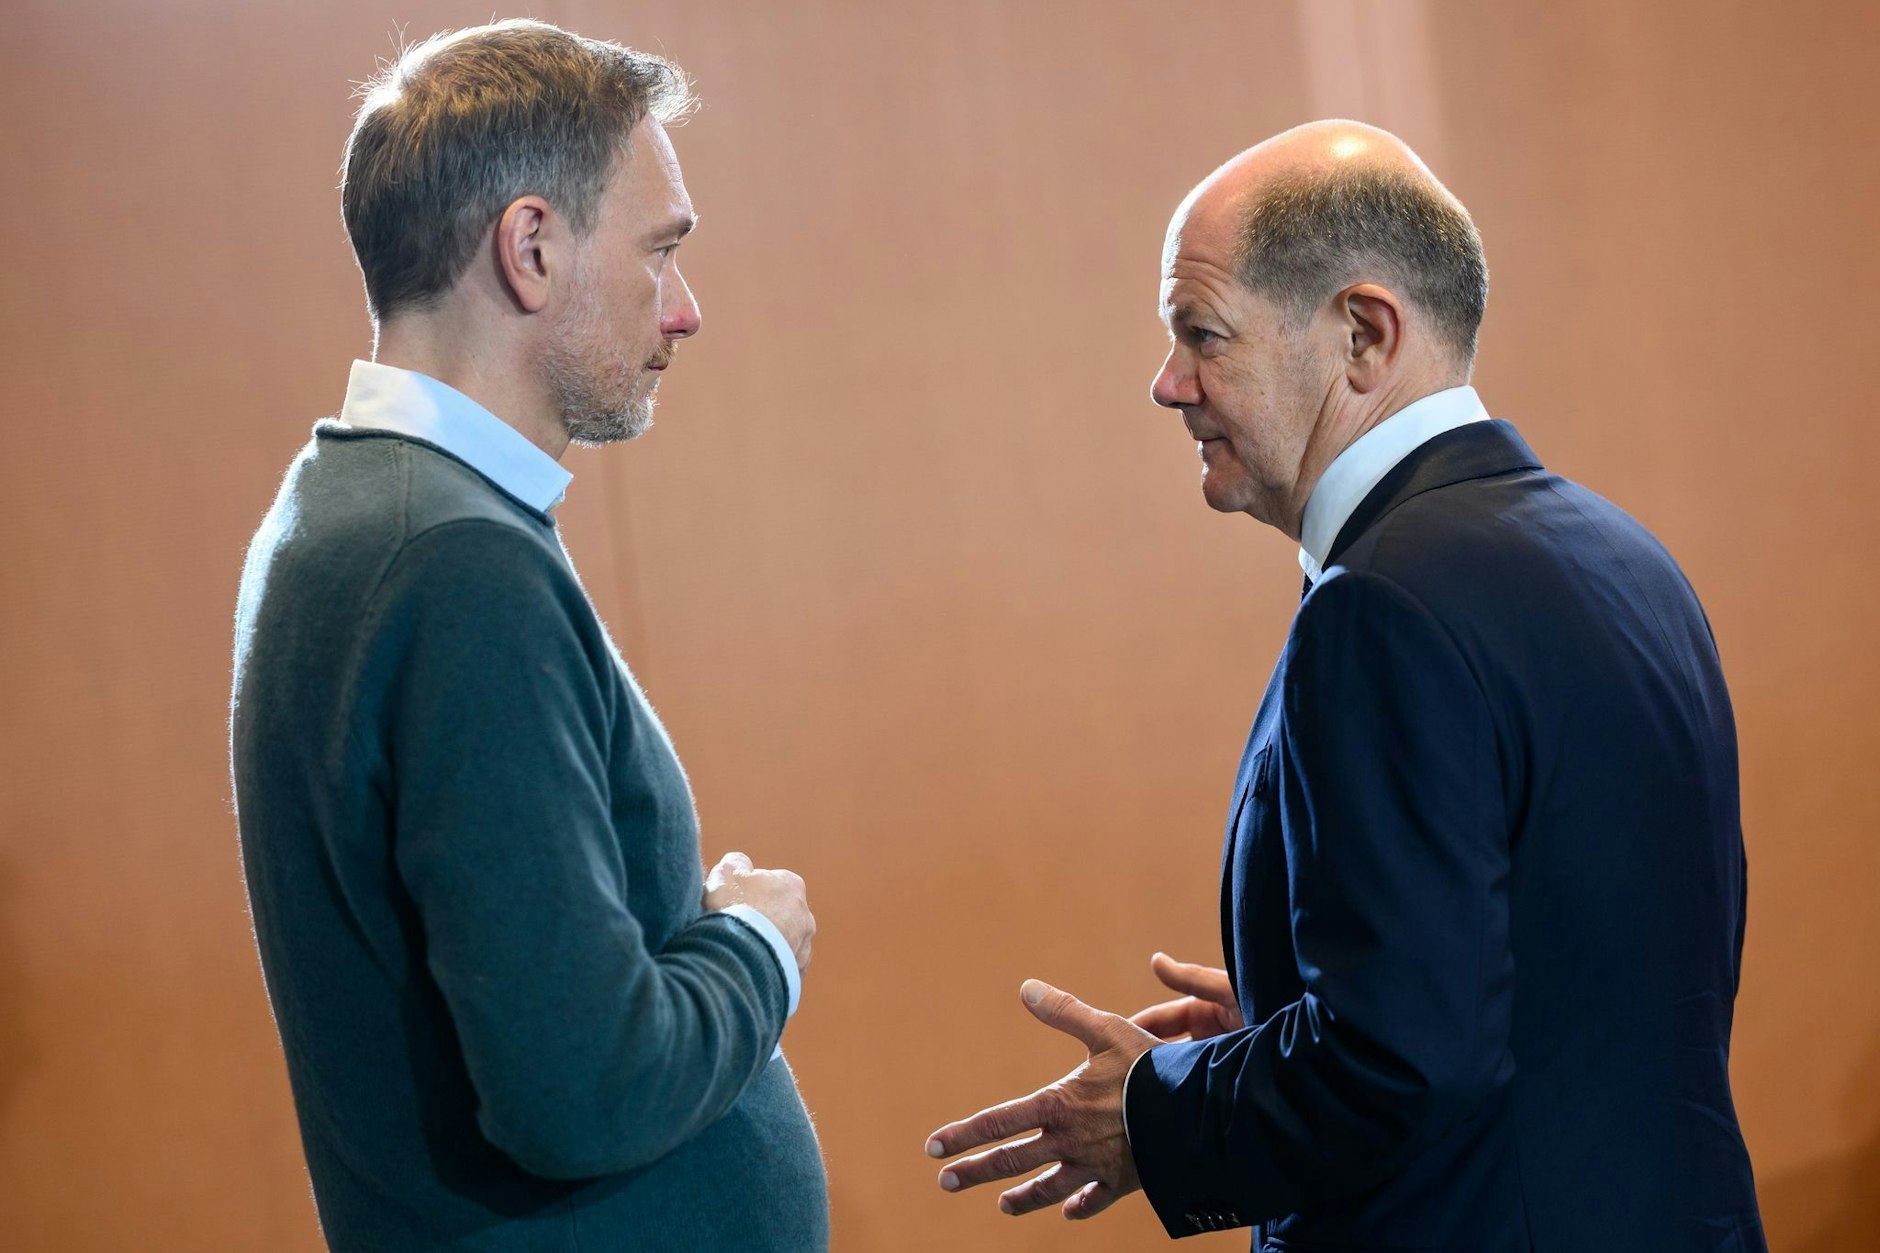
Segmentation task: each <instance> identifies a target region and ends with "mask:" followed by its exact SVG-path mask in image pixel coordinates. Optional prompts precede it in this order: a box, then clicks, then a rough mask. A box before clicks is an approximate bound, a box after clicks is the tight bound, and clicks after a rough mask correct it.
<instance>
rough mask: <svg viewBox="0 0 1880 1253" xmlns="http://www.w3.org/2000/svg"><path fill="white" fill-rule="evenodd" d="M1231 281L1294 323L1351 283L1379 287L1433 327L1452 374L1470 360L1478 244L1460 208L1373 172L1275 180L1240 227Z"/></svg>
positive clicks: (1482, 262) (1477, 322)
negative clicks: (1451, 361) (1235, 277)
mask: <svg viewBox="0 0 1880 1253" xmlns="http://www.w3.org/2000/svg"><path fill="white" fill-rule="evenodd" d="M1236 262H1237V268H1238V271H1239V278H1240V281H1241V282H1242V283H1243V284H1245V285H1246V286H1247V287H1249V288H1251V289H1252V290H1254V291H1256V292H1259V293H1261V294H1262V295H1265V296H1266V297H1268V298H1269V299H1271V300H1273V301H1275V303H1277V304H1278V305H1280V307H1281V308H1282V309H1284V310H1286V311H1287V312H1288V313H1289V314H1291V315H1294V316H1296V317H1300V318H1303V317H1305V316H1306V315H1307V314H1309V313H1310V311H1311V310H1312V309H1314V308H1317V307H1318V305H1319V304H1320V302H1322V301H1324V300H1325V299H1326V298H1327V297H1329V296H1331V294H1332V293H1333V292H1336V291H1338V290H1339V289H1340V288H1341V287H1345V286H1347V285H1349V284H1351V283H1356V282H1365V281H1370V282H1375V283H1379V284H1381V285H1383V286H1385V287H1388V288H1389V289H1391V290H1392V291H1393V292H1395V293H1396V294H1397V295H1398V296H1400V297H1402V298H1403V299H1404V300H1406V301H1407V302H1408V303H1409V304H1410V305H1412V306H1413V307H1414V308H1417V309H1420V310H1421V311H1422V312H1423V313H1425V314H1426V315H1428V316H1429V318H1430V319H1431V320H1432V321H1433V322H1434V323H1435V325H1436V329H1437V332H1438V335H1439V337H1440V338H1441V340H1442V341H1444V342H1445V343H1446V344H1447V345H1448V347H1449V348H1450V349H1451V350H1452V351H1453V352H1454V353H1455V355H1456V358H1457V361H1458V363H1459V364H1461V365H1464V366H1467V365H1468V364H1470V363H1471V362H1473V361H1474V360H1475V344H1476V333H1477V332H1478V331H1479V330H1480V328H1481V325H1482V313H1483V311H1484V310H1485V309H1486V308H1487V306H1488V261H1487V258H1486V257H1484V256H1483V253H1482V237H1481V236H1480V235H1479V234H1477V232H1476V229H1475V223H1473V222H1471V221H1470V220H1469V215H1468V213H1467V212H1466V211H1464V209H1463V208H1462V206H1461V205H1459V204H1457V203H1456V202H1455V201H1453V200H1451V199H1450V198H1449V197H1448V196H1446V195H1444V194H1443V192H1442V191H1441V190H1440V189H1438V188H1436V187H1433V186H1431V185H1430V184H1428V183H1426V182H1424V181H1422V180H1420V179H1417V178H1414V177H1412V176H1410V175H1407V174H1404V173H1402V172H1400V171H1397V170H1392V169H1388V168H1384V167H1379V166H1367V165H1361V164H1355V163H1354V164H1347V165H1344V166H1341V167H1340V168H1338V169H1337V170H1335V171H1333V172H1332V173H1330V174H1325V173H1306V172H1300V173H1295V174H1289V175H1282V176H1280V177H1279V178H1276V179H1274V180H1273V181H1272V182H1270V183H1268V184H1267V185H1266V186H1264V187H1262V188H1261V189H1260V190H1259V191H1258V192H1256V193H1254V195H1253V196H1252V198H1251V200H1250V202H1249V203H1248V205H1247V206H1246V208H1245V210H1244V216H1243V218H1242V220H1241V232H1240V240H1239V247H1238V252H1237V256H1236Z"/></svg>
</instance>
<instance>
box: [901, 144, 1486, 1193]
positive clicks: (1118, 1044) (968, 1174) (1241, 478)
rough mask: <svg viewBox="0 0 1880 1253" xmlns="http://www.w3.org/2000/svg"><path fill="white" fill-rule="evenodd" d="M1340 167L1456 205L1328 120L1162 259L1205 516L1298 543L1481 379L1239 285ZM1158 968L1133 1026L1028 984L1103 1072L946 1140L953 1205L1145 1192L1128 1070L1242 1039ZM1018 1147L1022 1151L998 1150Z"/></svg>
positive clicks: (1399, 304) (1211, 1004)
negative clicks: (1328, 498) (1381, 452)
mask: <svg viewBox="0 0 1880 1253" xmlns="http://www.w3.org/2000/svg"><path fill="white" fill-rule="evenodd" d="M1342 162H1365V163H1371V164H1377V165H1382V166H1385V167H1388V168H1391V169H1395V170H1398V171H1401V172H1403V173H1406V174H1408V175H1410V176H1411V177H1414V178H1417V179H1419V180H1424V181H1426V182H1427V184H1428V185H1429V186H1431V187H1432V188H1435V189H1437V190H1438V191H1439V192H1441V194H1442V195H1444V196H1448V192H1447V191H1446V190H1443V189H1442V188H1441V185H1440V184H1439V183H1437V182H1436V180H1435V178H1434V176H1433V175H1431V174H1430V172H1429V170H1428V169H1427V168H1426V167H1425V166H1424V165H1423V163H1422V162H1421V161H1420V160H1419V159H1418V158H1417V157H1416V155H1415V154H1414V153H1413V152H1411V151H1410V149H1409V148H1407V147H1406V146H1405V145H1404V144H1403V143H1402V141H1401V140H1399V139H1397V138H1396V137H1395V136H1393V135H1390V134H1389V133H1387V132H1385V131H1380V130H1377V129H1375V128H1373V127H1368V126H1363V125H1361V124H1359V123H1355V122H1314V123H1310V124H1308V125H1306V126H1302V127H1298V128H1296V129H1294V130H1290V131H1287V132H1285V133H1284V134H1281V135H1277V136H1275V137H1274V138H1272V139H1269V140H1267V141H1266V142H1265V143H1262V144H1260V145H1258V146H1256V147H1253V148H1249V149H1248V150H1247V151H1245V152H1243V153H1241V154H1240V155H1239V156H1237V157H1235V158H1234V159H1233V160H1231V161H1229V162H1228V163H1227V164H1225V165H1223V166H1221V168H1220V169H1218V170H1216V171H1215V172H1214V173H1213V174H1211V175H1209V176H1208V178H1207V179H1205V180H1204V181H1203V182H1202V183H1201V184H1200V185H1199V186H1197V187H1196V188H1195V189H1194V190H1193V191H1192V192H1190V193H1189V195H1188V197H1187V198H1186V199H1185V200H1183V202H1182V204H1181V206H1180V207H1179V208H1178V209H1177V210H1176V212H1175V216H1174V218H1173V219H1172V220H1171V221H1170V223H1169V228H1168V234H1167V237H1166V240H1165V243H1164V247H1163V254H1162V276H1161V287H1160V293H1159V296H1160V298H1159V301H1158V304H1159V311H1160V313H1161V316H1162V320H1163V323H1164V325H1165V326H1166V327H1167V328H1168V332H1169V341H1170V346H1169V352H1168V357H1167V359H1166V360H1164V361H1163V363H1162V368H1161V370H1160V371H1158V372H1157V374H1156V376H1155V381H1154V383H1153V384H1152V385H1151V388H1150V394H1151V396H1152V398H1153V399H1154V401H1155V403H1156V404H1158V405H1160V406H1162V407H1163V408H1166V409H1172V410H1175V411H1176V412H1178V413H1180V415H1181V418H1182V425H1183V426H1184V428H1185V429H1186V431H1187V433H1188V435H1189V436H1190V437H1191V438H1193V439H1194V440H1195V441H1196V451H1197V452H1198V453H1199V455H1200V457H1201V462H1202V472H1201V490H1202V495H1203V496H1204V498H1205V499H1206V500H1207V502H1208V504H1209V505H1210V506H1212V507H1213V508H1215V509H1217V510H1220V511H1222V512H1230V513H1245V514H1247V515H1249V516H1250V517H1252V518H1254V519H1256V520H1257V521H1260V522H1264V523H1266V524H1267V525H1268V526H1271V527H1273V528H1275V529H1276V530H1278V531H1280V532H1281V533H1282V534H1284V535H1285V536H1286V537H1287V538H1289V539H1291V540H1293V541H1294V542H1297V541H1298V540H1299V537H1300V534H1301V531H1302V529H1303V523H1304V515H1305V507H1306V502H1307V500H1308V499H1309V498H1310V497H1311V495H1312V489H1313V488H1314V487H1315V486H1317V484H1318V481H1319V479H1320V477H1321V476H1322V475H1323V474H1324V473H1325V470H1326V468H1327V467H1328V466H1330V465H1331V463H1332V462H1333V461H1334V460H1335V459H1336V458H1337V457H1338V455H1339V454H1340V453H1341V452H1343V451H1344V450H1345V449H1347V448H1349V447H1350V446H1351V445H1352V444H1353V443H1354V442H1356V441H1357V440H1358V439H1359V438H1360V437H1361V436H1363V435H1364V434H1365V433H1366V432H1367V431H1369V430H1371V429H1372V428H1373V427H1375V426H1377V424H1378V423H1380V422H1382V421H1384V419H1386V418H1388V417H1389V416H1390V415H1392V414H1394V413H1396V412H1397V411H1398V410H1400V409H1402V408H1404V407H1405V406H1406V405H1409V404H1410V403H1412V402H1413V401H1416V400H1418V399H1421V398H1422V397H1424V396H1427V395H1430V394H1431V393H1433V392H1437V391H1441V390H1443V389H1444V388H1448V387H1456V386H1460V385H1462V384H1464V383H1466V382H1468V379H1469V367H1468V364H1467V363H1466V362H1459V361H1457V360H1456V359H1455V356H1454V353H1453V352H1452V350H1451V349H1450V348H1449V347H1448V346H1447V345H1446V344H1445V343H1444V342H1443V341H1442V339H1441V338H1440V336H1439V335H1437V334H1436V333H1435V332H1434V330H1433V328H1432V326H1431V325H1430V323H1429V322H1428V321H1427V320H1426V319H1425V318H1424V317H1423V315H1422V314H1421V313H1420V311H1419V310H1417V309H1416V308H1414V307H1413V306H1412V305H1411V304H1410V303H1409V302H1407V301H1406V300H1404V299H1402V298H1401V297H1399V295H1398V294H1397V293H1395V292H1393V291H1392V290H1390V288H1389V286H1388V285H1386V284H1384V283H1380V282H1372V281H1354V282H1351V283H1349V284H1347V285H1345V286H1343V287H1341V288H1339V289H1338V290H1337V291H1335V292H1333V293H1331V294H1330V295H1329V296H1328V297H1326V298H1325V299H1324V300H1322V301H1321V302H1320V303H1319V304H1318V305H1317V306H1316V307H1314V308H1312V309H1311V310H1309V311H1307V314H1306V316H1305V317H1304V319H1303V321H1302V322H1301V321H1300V320H1299V319H1296V318H1295V319H1292V320H1289V319H1288V317H1287V316H1286V311H1285V310H1283V309H1281V308H1280V307H1278V306H1277V305H1275V304H1274V302H1273V301H1271V300H1269V299H1268V298H1266V297H1265V296H1263V295H1262V294H1260V293H1258V292H1256V291H1254V290H1252V289H1250V288H1248V287H1247V286H1246V285H1245V284H1243V283H1242V282H1241V281H1240V279H1239V277H1238V275H1237V273H1236V268H1237V267H1236V261H1237V257H1236V244H1237V236H1238V230H1239V225H1240V222H1241V221H1242V218H1243V215H1244V212H1245V205H1246V202H1247V197H1248V195H1249V194H1250V193H1253V192H1256V191H1258V190H1259V189H1260V188H1261V187H1263V186H1264V185H1265V184H1266V183H1267V181H1268V180H1271V179H1273V178H1275V177H1278V176H1281V175H1287V176H1295V175H1299V174H1305V175H1307V176H1310V175H1311V174H1313V173H1315V172H1330V171H1332V170H1334V169H1336V168H1338V167H1339V165H1340V163H1342ZM1151 969H1152V971H1153V973H1154V974H1155V976H1156V978H1157V979H1159V980H1160V981H1161V982H1162V983H1163V984H1164V985H1165V986H1166V987H1168V988H1169V989H1170V990H1172V991H1174V992H1176V993H1179V995H1178V996H1177V997H1176V998H1175V999H1173V1000H1169V1001H1164V1002H1162V1003H1160V1004H1157V1005H1152V1006H1150V1007H1148V1008H1147V1009H1143V1010H1140V1011H1138V1012H1137V1013H1136V1014H1134V1015H1132V1016H1131V1017H1128V1018H1125V1017H1122V1016H1120V1015H1117V1014H1112V1013H1106V1012H1104V1011H1102V1010H1098V1009H1093V1008H1091V1007H1090V1006H1088V1005H1085V1004H1084V1003H1083V1002H1082V1001H1079V1000H1078V999H1077V998H1076V997H1074V996H1072V995H1070V994H1069V993H1068V992H1063V991H1060V990H1058V989H1056V988H1053V987H1050V986H1049V985H1047V984H1044V983H1041V982H1039V981H1038V980H1035V979H1032V980H1027V981H1026V982H1025V983H1024V985H1023V987H1022V989H1021V999H1022V1001H1023V1003H1024V1004H1025V1006H1026V1008H1027V1009H1029V1010H1030V1011H1031V1013H1032V1014H1033V1015H1034V1016H1036V1017H1037V1018H1038V1019H1039V1020H1040V1021H1041V1022H1043V1023H1044V1024H1045V1025H1047V1026H1049V1027H1053V1028H1055V1029H1057V1030H1059V1031H1063V1032H1064V1033H1066V1034H1067V1035H1070V1036H1072V1037H1074V1038H1075V1039H1077V1040H1078V1042H1079V1043H1081V1044H1083V1045H1084V1047H1085V1048H1086V1049H1087V1050H1088V1052H1089V1057H1088V1059H1087V1060H1086V1061H1085V1062H1084V1064H1083V1065H1082V1066H1079V1067H1078V1068H1077V1069H1076V1070H1074V1071H1072V1072H1071V1073H1070V1074H1068V1075H1066V1076H1065V1077H1064V1078H1062V1079H1060V1080H1058V1081H1057V1082H1056V1083H1053V1084H1050V1085H1048V1086H1047V1087H1044V1088H1040V1089H1039V1090H1038V1091H1036V1092H1034V1093H1032V1094H1031V1095H1029V1096H1026V1097H1022V1098H1020V1099H1018V1100H1015V1101H1007V1102H1005V1103H1003V1104H1000V1105H994V1106H991V1107H989V1108H987V1109H984V1110H981V1111H980V1112H979V1113H977V1114H974V1115H973V1116H972V1117H970V1118H966V1119H962V1120H960V1121H958V1122H954V1123H949V1124H947V1125H946V1126H944V1127H942V1128H940V1129H939V1130H938V1131H936V1132H934V1133H933V1135H932V1137H930V1138H929V1139H928V1141H927V1152H928V1154H929V1155H930V1156H932V1157H951V1156H954V1155H955V1154H967V1156H963V1157H960V1158H959V1160H957V1161H954V1162H952V1163H950V1164H949V1165H948V1166H947V1167H946V1168H945V1169H943V1170H942V1171H941V1172H940V1179H939V1181H940V1186H941V1187H942V1188H943V1189H945V1190H947V1191H949V1192H952V1191H961V1190H964V1189H967V1188H972V1187H976V1186H978V1185H980V1184H985V1183H992V1182H995V1181H999V1180H1006V1179H1013V1178H1016V1177H1018V1176H1021V1175H1031V1176H1032V1177H1031V1178H1029V1179H1027V1180H1025V1182H1023V1183H1020V1184H1018V1185H1017V1186H1015V1187H1010V1188H1007V1189H1006V1190H1005V1191H1003V1192H1002V1193H1001V1194H1000V1196H999V1208H1000V1210H1001V1211H1002V1212H1004V1213H1007V1214H1026V1213H1031V1212H1033V1211H1035V1210H1039V1209H1043V1208H1045V1207H1046V1206H1051V1205H1056V1206H1058V1207H1060V1209H1061V1211H1062V1213H1063V1214H1064V1216H1065V1217H1066V1218H1072V1219H1081V1218H1089V1217H1091V1216H1093V1215H1095V1214H1098V1213H1101V1212H1102V1211H1103V1210H1104V1209H1106V1208H1108V1207H1109V1206H1110V1205H1112V1204H1114V1203H1115V1202H1116V1201H1117V1200H1119V1199H1120V1198H1122V1197H1124V1196H1127V1195H1128V1194H1129V1193H1131V1192H1133V1191H1135V1190H1137V1188H1138V1187H1140V1184H1139V1182H1138V1179H1137V1175H1136V1166H1135V1161H1134V1159H1133V1158H1132V1157H1131V1155H1130V1151H1129V1145H1128V1141H1127V1138H1126V1136H1125V1133H1124V1129H1123V1087H1124V1080H1125V1078H1126V1077H1127V1075H1128V1073H1129V1069H1130V1066H1131V1065H1133V1064H1134V1063H1135V1061H1136V1059H1137V1058H1138V1057H1140V1056H1141V1055H1142V1054H1143V1053H1144V1052H1147V1051H1148V1050H1149V1049H1151V1048H1153V1047H1155V1046H1156V1045H1157V1044H1161V1043H1166V1042H1169V1041H1172V1040H1179V1039H1195V1040H1203V1039H1209V1038H1212V1037H1214V1036H1217V1035H1222V1034H1225V1033H1227V1032H1231V1031H1239V1030H1244V1029H1245V1024H1244V1023H1243V1022H1242V1019H1241V1011H1240V1005H1239V1002H1238V999H1237V997H1236V995H1235V992H1234V989H1233V987H1232V986H1231V984H1230V982H1229V980H1228V977H1227V974H1226V972H1225V971H1223V970H1220V969H1218V968H1215V967H1209V966H1197V965H1191V964H1189V963H1186V962H1178V961H1175V960H1174V959H1173V958H1170V957H1169V956H1167V955H1166V954H1163V953H1157V954H1156V955H1155V956H1154V958H1153V959H1152V960H1151ZM1026 1133H1030V1134H1026ZM1012 1136H1022V1137H1023V1138H1021V1139H1018V1140H1015V1141H1012V1142H1010V1143H1006V1144H997V1146H996V1147H991V1148H988V1147H986V1146H988V1145H995V1144H996V1143H997V1142H998V1141H1001V1140H1007V1139H1008V1138H1009V1137H1012ZM975 1150H977V1151H975ZM1041 1167H1043V1168H1045V1169H1043V1170H1042V1171H1041V1173H1038V1174H1035V1175H1033V1174H1032V1172H1034V1171H1039V1169H1040V1168H1041Z"/></svg>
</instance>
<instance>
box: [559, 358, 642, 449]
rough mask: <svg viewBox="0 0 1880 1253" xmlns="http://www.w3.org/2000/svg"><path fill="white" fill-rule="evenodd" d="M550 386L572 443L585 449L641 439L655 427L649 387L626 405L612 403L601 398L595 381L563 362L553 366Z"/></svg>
mask: <svg viewBox="0 0 1880 1253" xmlns="http://www.w3.org/2000/svg"><path fill="white" fill-rule="evenodd" d="M548 385H549V389H550V391H551V392H552V393H553V395H554V398H555V409H556V412H558V413H559V414H560V415H561V421H562V426H563V427H564V428H566V430H567V432H568V439H569V441H570V442H571V443H575V444H578V445H580V446H581V447H583V448H598V447H600V446H601V445H602V444H618V443H622V442H624V441H626V440H629V439H638V438H639V437H640V436H642V435H644V434H646V432H647V429H648V428H649V427H651V426H652V425H653V406H654V403H655V398H654V395H653V389H652V388H650V387H649V388H647V390H646V392H645V393H644V394H643V395H640V396H635V397H633V398H632V399H630V400H628V401H627V402H626V403H625V404H624V405H622V404H620V403H619V402H618V401H613V402H611V403H610V402H609V400H608V399H607V398H604V397H602V396H601V395H599V394H598V391H597V389H596V388H595V387H594V386H593V384H592V380H590V379H588V378H585V377H583V376H582V375H581V373H580V372H579V371H577V370H574V369H570V368H568V367H567V366H566V365H564V364H563V363H560V362H555V363H551V365H550V368H549V371H548Z"/></svg>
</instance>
